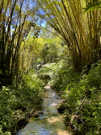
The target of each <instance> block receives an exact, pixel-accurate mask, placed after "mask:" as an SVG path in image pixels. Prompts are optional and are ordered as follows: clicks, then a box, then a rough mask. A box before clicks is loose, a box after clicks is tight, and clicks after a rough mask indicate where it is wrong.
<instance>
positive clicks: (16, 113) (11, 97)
mask: <svg viewBox="0 0 101 135" xmlns="http://www.w3.org/2000/svg"><path fill="white" fill-rule="evenodd" d="M43 85H44V84H43V82H42V81H41V80H40V79H39V78H38V76H37V75H36V74H35V72H33V71H30V73H29V74H27V75H24V76H23V81H22V84H21V88H19V89H16V88H13V87H11V88H10V87H9V88H8V87H5V86H3V87H2V89H1V90H0V129H1V131H0V133H1V134H2V135H10V133H11V132H15V133H16V130H18V128H19V127H18V122H19V121H20V120H22V119H26V120H27V119H28V118H27V115H28V114H31V113H32V112H33V113H34V112H35V111H37V110H40V109H41V104H42V96H43ZM22 126H23V125H22Z"/></svg>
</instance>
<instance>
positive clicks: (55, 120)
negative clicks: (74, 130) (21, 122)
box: [17, 86, 70, 135]
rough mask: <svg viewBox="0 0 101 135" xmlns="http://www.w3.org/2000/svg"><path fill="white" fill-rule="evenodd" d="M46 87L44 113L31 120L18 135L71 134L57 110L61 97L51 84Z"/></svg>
mask: <svg viewBox="0 0 101 135" xmlns="http://www.w3.org/2000/svg"><path fill="white" fill-rule="evenodd" d="M45 89H46V95H45V98H44V102H43V114H41V115H40V117H39V118H38V119H37V120H36V119H32V120H30V122H29V123H28V124H27V125H26V126H25V128H23V129H22V130H20V131H19V132H18V133H17V135H70V133H68V132H67V131H66V129H65V125H64V121H63V117H62V115H60V114H59V113H58V111H57V105H58V104H59V103H60V102H61V99H60V98H59V96H57V94H56V93H55V91H53V90H52V89H51V88H50V86H46V87H45Z"/></svg>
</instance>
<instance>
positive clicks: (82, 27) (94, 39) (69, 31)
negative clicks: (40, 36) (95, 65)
mask: <svg viewBox="0 0 101 135" xmlns="http://www.w3.org/2000/svg"><path fill="white" fill-rule="evenodd" d="M91 1H92V2H93V0H91ZM39 2H41V3H42V4H41V5H40V6H41V7H42V8H41V10H43V12H44V15H40V16H41V17H42V18H43V17H44V18H45V19H46V21H47V22H48V24H49V25H50V26H51V27H53V28H54V29H55V30H56V31H57V32H58V33H59V34H60V35H61V36H62V37H63V39H64V40H65V42H66V44H67V46H68V48H69V51H70V54H71V56H72V60H73V64H74V67H75V68H76V69H78V70H80V69H81V68H82V66H84V65H86V64H90V63H92V62H94V61H96V59H98V58H99V57H100V50H101V48H100V44H101V43H100V28H101V27H100V26H101V24H100V22H99V19H100V17H101V16H100V11H93V12H88V13H87V14H84V7H85V6H86V5H87V4H88V3H89V2H90V1H89V0H88V1H86V0H71V1H69V0H59V1H57V0H54V1H52V0H41V1H40V0H39ZM74 11H75V12H74Z"/></svg>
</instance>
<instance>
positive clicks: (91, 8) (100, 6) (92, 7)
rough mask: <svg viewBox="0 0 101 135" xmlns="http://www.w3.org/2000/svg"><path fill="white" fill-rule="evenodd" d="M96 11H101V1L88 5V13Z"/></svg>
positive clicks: (97, 0)
mask: <svg viewBox="0 0 101 135" xmlns="http://www.w3.org/2000/svg"><path fill="white" fill-rule="evenodd" d="M94 10H101V0H95V1H93V3H92V2H90V3H88V5H87V7H86V9H85V11H86V12H88V11H94Z"/></svg>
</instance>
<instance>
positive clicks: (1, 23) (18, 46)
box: [0, 0, 39, 78]
mask: <svg viewBox="0 0 101 135" xmlns="http://www.w3.org/2000/svg"><path fill="white" fill-rule="evenodd" d="M36 10H37V9H36V8H34V7H31V6H30V3H29V1H28V0H0V71H1V74H3V75H5V76H9V77H10V78H12V76H13V77H14V76H17V74H18V72H19V69H21V68H22V70H24V71H26V70H27V68H28V67H29V66H28V67H26V70H25V69H23V64H24V63H25V62H28V63H29V60H27V61H26V57H30V56H29V55H32V54H31V53H26V52H29V51H30V47H27V48H25V46H24V45H23V44H25V42H26V38H27V36H28V34H30V32H31V31H33V39H35V37H36V36H38V31H39V30H37V28H36V24H35V17H34V16H35V11H36ZM29 18H30V19H29ZM35 35H36V36H35ZM23 46H24V47H23ZM22 50H25V51H22ZM26 50H27V51H26ZM21 51H22V52H21ZM22 56H23V57H22ZM21 61H23V62H21ZM30 62H31V59H30Z"/></svg>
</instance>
